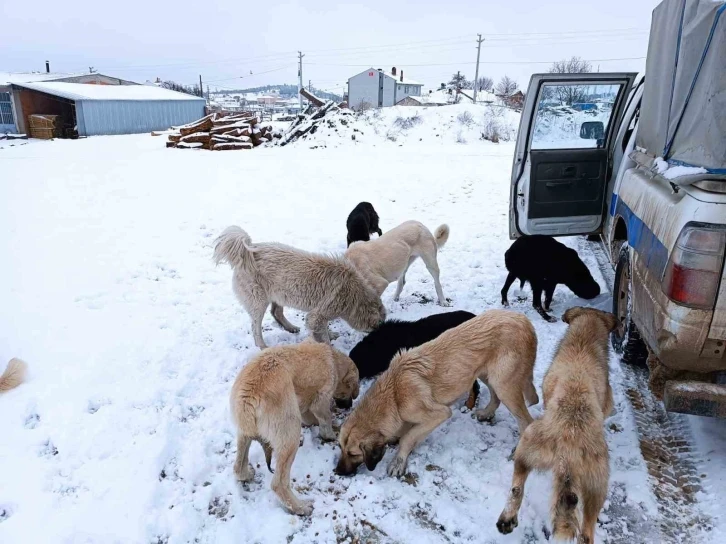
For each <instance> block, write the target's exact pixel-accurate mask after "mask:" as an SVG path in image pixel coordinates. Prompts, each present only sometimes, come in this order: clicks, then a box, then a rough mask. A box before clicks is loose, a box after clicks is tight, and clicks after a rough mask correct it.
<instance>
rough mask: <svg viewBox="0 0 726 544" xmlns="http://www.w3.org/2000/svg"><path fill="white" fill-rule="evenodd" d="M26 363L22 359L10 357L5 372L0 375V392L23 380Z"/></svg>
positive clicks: (17, 384) (14, 386) (15, 385)
mask: <svg viewBox="0 0 726 544" xmlns="http://www.w3.org/2000/svg"><path fill="white" fill-rule="evenodd" d="M27 369H28V365H27V364H26V363H25V361H23V360H22V359H16V358H13V359H10V362H9V363H8V366H7V368H6V369H5V372H3V374H2V376H0V393H3V392H5V391H10V390H11V389H15V388H16V387H17V386H19V385H20V384H21V383H23V381H25V372H26V370H27Z"/></svg>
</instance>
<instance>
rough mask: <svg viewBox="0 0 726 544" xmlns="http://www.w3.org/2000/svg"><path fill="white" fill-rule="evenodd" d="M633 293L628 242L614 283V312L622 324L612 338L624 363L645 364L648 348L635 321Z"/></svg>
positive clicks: (619, 262) (622, 252) (619, 260)
mask: <svg viewBox="0 0 726 544" xmlns="http://www.w3.org/2000/svg"><path fill="white" fill-rule="evenodd" d="M632 293H633V274H632V267H631V266H630V246H629V245H628V244H627V242H626V243H624V244H623V246H622V247H621V248H620V254H619V256H618V264H617V265H616V267H615V281H614V285H613V313H614V314H615V316H616V317H617V318H618V319H619V320H620V326H619V327H618V328H617V329H615V330H614V331H613V332H612V334H611V335H610V340H611V342H612V345H613V348H615V351H616V353H618V354H620V357H621V359H622V360H623V362H624V363H628V364H631V365H645V362H646V360H647V359H648V348H647V347H646V345H645V342H643V339H642V338H641V337H640V333H639V332H638V328H637V327H636V326H635V323H633V319H632V315H631V313H632V310H633V303H632V299H631V298H632Z"/></svg>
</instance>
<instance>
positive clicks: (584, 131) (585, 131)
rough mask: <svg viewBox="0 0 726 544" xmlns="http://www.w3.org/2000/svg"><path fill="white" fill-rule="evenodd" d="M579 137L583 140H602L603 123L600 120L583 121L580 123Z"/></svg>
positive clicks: (603, 136) (603, 135)
mask: <svg viewBox="0 0 726 544" xmlns="http://www.w3.org/2000/svg"><path fill="white" fill-rule="evenodd" d="M580 138H582V139H583V140H604V139H605V125H603V123H602V121H585V122H584V123H582V125H580Z"/></svg>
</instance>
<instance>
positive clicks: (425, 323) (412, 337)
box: [348, 310, 479, 410]
mask: <svg viewBox="0 0 726 544" xmlns="http://www.w3.org/2000/svg"><path fill="white" fill-rule="evenodd" d="M472 317H475V314H472V313H471V312H465V311H462V310H460V311H457V312H445V313H442V314H434V315H430V316H428V317H424V318H423V319H419V320H418V321H399V320H397V319H389V320H387V321H384V322H383V323H382V324H381V325H379V326H378V328H376V329H375V330H374V331H373V332H371V333H370V334H369V335H368V336H366V337H365V338H364V339H363V340H361V341H360V342H358V344H356V346H355V347H354V348H353V349H352V350H350V353H349V354H348V356H349V357H350V358H351V359H353V362H354V363H355V366H357V367H358V374H359V375H360V378H361V379H363V378H372V377H373V376H376V375H377V374H380V373H381V372H383V371H384V370H386V369H387V368H388V365H390V364H391V359H393V357H394V356H395V355H396V353H398V352H399V351H400V350H402V349H411V348H415V347H417V346H420V345H421V344H425V343H426V342H428V341H430V340H433V339H434V338H436V337H438V336H439V335H440V334H441V333H442V332H444V331H447V330H449V329H453V328H454V327H457V326H459V325H461V324H462V323H464V322H465V321H468V320H469V319H471V318H472ZM478 395H479V383H478V382H474V386H473V388H472V394H471V395H469V399H468V400H467V402H466V406H467V408H469V409H470V410H472V409H473V408H474V406H475V405H476V398H477V396H478Z"/></svg>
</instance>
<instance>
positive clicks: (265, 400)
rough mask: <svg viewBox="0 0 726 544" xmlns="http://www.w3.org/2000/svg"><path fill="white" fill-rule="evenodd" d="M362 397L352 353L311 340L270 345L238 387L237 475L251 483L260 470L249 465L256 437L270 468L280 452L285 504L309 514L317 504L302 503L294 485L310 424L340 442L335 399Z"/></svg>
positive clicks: (278, 489)
mask: <svg viewBox="0 0 726 544" xmlns="http://www.w3.org/2000/svg"><path fill="white" fill-rule="evenodd" d="M357 396H358V369H357V368H356V366H355V364H353V361H351V360H350V358H348V357H347V356H346V355H344V354H342V353H340V352H339V351H337V350H335V349H333V348H332V347H331V346H329V345H327V344H318V343H315V342H313V341H305V342H303V343H302V344H297V345H294V346H279V347H274V348H268V349H266V350H265V351H263V352H262V353H261V354H259V355H258V356H257V357H255V358H254V359H253V360H252V361H250V362H249V363H248V364H247V365H246V366H245V367H244V368H243V369H242V371H241V372H240V373H239V376H237V379H236V380H235V382H234V386H233V387H232V394H231V398H230V404H231V409H232V415H233V417H234V421H235V423H236V424H237V430H238V435H237V460H236V461H235V464H234V473H235V475H236V476H237V479H238V480H240V481H242V482H249V481H251V480H252V479H253V478H254V475H255V472H254V470H253V469H252V466H250V465H249V464H248V454H249V450H250V445H251V444H252V441H253V440H256V441H258V442H259V443H260V444H261V445H262V448H263V449H264V450H265V459H266V461H267V468H268V469H269V470H270V472H272V468H271V467H270V463H271V459H272V452H273V451H275V454H276V456H277V463H276V464H275V469H276V472H275V477H274V478H273V480H272V490H273V491H274V492H275V494H277V496H278V497H279V498H280V500H281V501H282V503H283V504H284V505H285V507H286V508H287V509H288V510H289V511H290V512H292V513H293V514H297V515H309V514H310V513H311V512H312V510H313V507H312V503H311V502H309V501H301V500H300V499H298V498H297V497H296V496H295V494H294V493H293V492H292V489H290V469H291V467H292V462H293V461H294V459H295V454H296V453H297V450H298V447H299V444H300V428H301V424H302V423H305V424H308V425H312V424H314V423H318V425H320V437H321V438H323V439H325V440H335V433H334V432H333V426H332V415H331V413H330V401H331V400H332V399H333V398H334V399H335V400H336V402H338V403H339V404H343V405H344V406H348V407H349V406H350V405H351V404H352V399H354V398H356V397H357Z"/></svg>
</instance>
